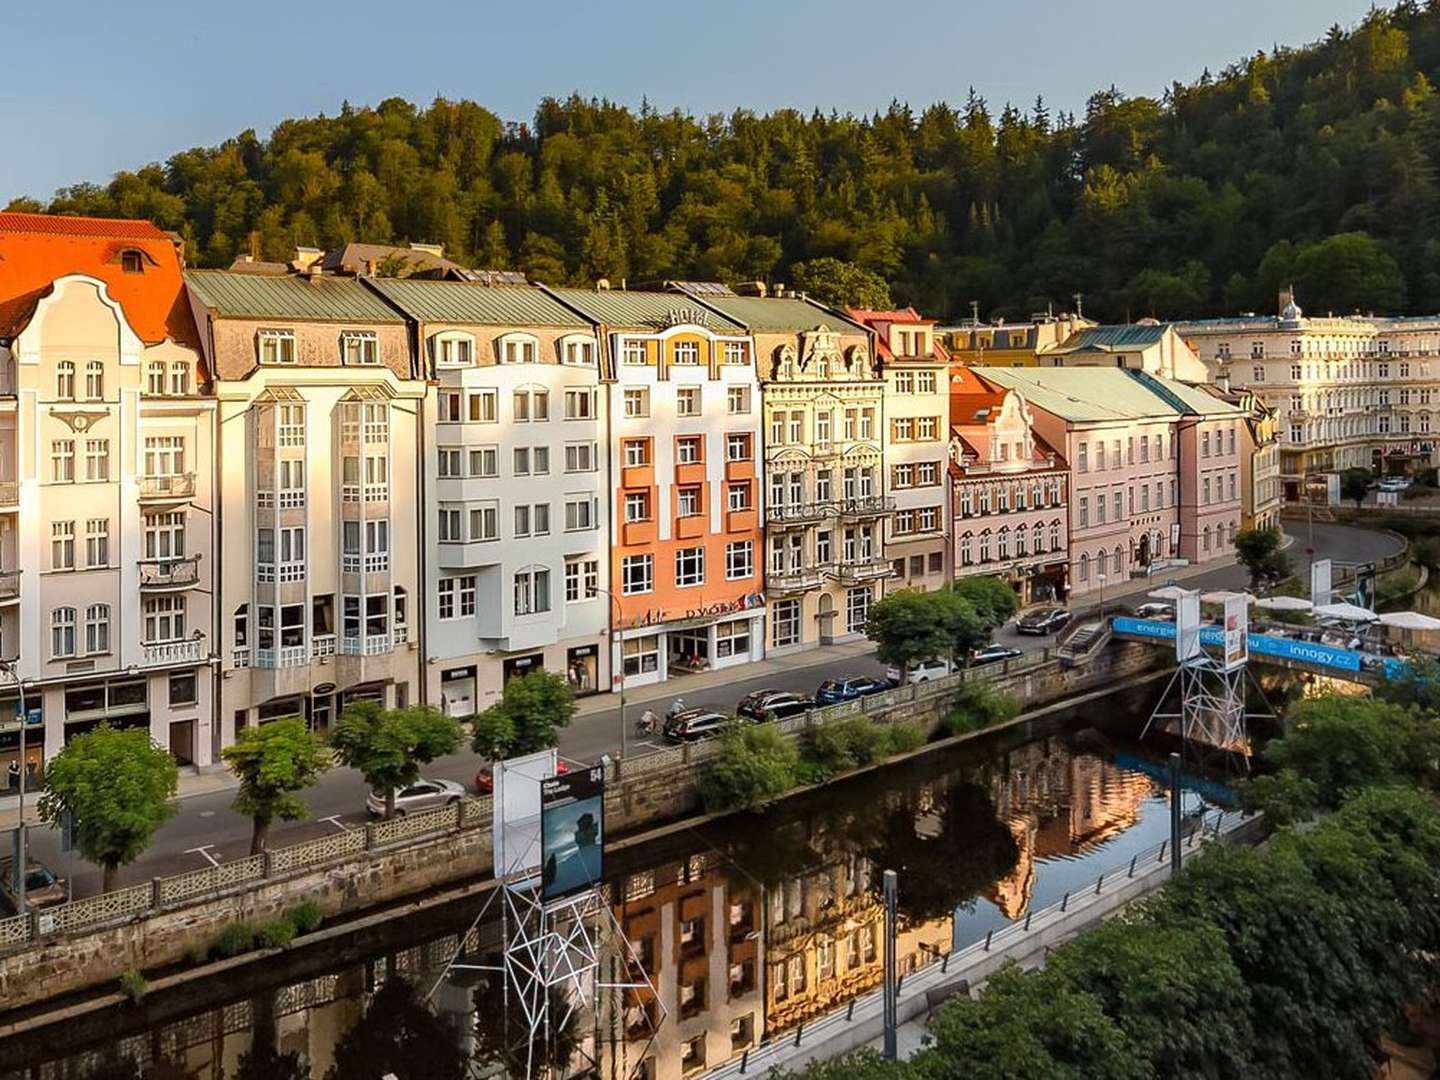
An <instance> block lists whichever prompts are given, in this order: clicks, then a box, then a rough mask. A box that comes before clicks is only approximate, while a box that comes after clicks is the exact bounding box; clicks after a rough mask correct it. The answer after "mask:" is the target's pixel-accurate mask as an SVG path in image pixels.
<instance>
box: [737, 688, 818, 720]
mask: <svg viewBox="0 0 1440 1080" xmlns="http://www.w3.org/2000/svg"><path fill="white" fill-rule="evenodd" d="M814 707H815V699H814V698H808V697H806V696H805V695H804V694H796V693H793V692H791V691H789V690H756V691H754V692H753V693H749V694H746V695H745V696H744V697H743V698H741V699H740V704H738V705H736V706H735V714H736V715H737V716H743V717H745V718H746V719H748V720H757V721H758V720H784V719H785V718H786V717H789V716H798V715H799V714H800V713H803V712H806V711H807V710H809V709H813V708H814Z"/></svg>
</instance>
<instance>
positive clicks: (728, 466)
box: [725, 458, 755, 480]
mask: <svg viewBox="0 0 1440 1080" xmlns="http://www.w3.org/2000/svg"><path fill="white" fill-rule="evenodd" d="M725 479H726V480H754V479H755V462H754V461H752V460H750V459H749V458H746V459H745V460H743V461H727V462H725Z"/></svg>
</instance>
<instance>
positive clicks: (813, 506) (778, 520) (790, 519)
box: [765, 502, 834, 525]
mask: <svg viewBox="0 0 1440 1080" xmlns="http://www.w3.org/2000/svg"><path fill="white" fill-rule="evenodd" d="M832 506H833V504H832V503H826V502H810V503H771V504H770V505H769V506H768V507H766V509H765V516H766V520H768V521H771V522H774V523H775V524H777V525H790V524H799V523H801V522H805V521H819V520H821V519H822V518H825V517H828V516H829V515H830V514H832V513H834V510H832V509H831V507H832Z"/></svg>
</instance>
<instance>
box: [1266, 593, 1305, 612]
mask: <svg viewBox="0 0 1440 1080" xmlns="http://www.w3.org/2000/svg"><path fill="white" fill-rule="evenodd" d="M1255 606H1256V607H1263V608H1267V609H1269V610H1270V611H1309V610H1310V609H1311V608H1312V607H1314V605H1313V604H1311V603H1310V601H1309V600H1302V599H1301V598H1300V597H1298V596H1267V597H1265V598H1264V599H1263V600H1256V601H1255Z"/></svg>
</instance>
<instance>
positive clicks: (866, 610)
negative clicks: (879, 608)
mask: <svg viewBox="0 0 1440 1080" xmlns="http://www.w3.org/2000/svg"><path fill="white" fill-rule="evenodd" d="M873 596H874V594H873V593H872V592H871V590H870V587H869V586H868V585H867V586H864V587H862V588H858V589H850V590H848V591H847V592H846V593H845V629H846V630H847V631H848V632H849V633H852V634H859V633H861V632H863V631H864V629H865V624H866V623H868V622H869V621H870V601H871V599H872V598H873Z"/></svg>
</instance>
